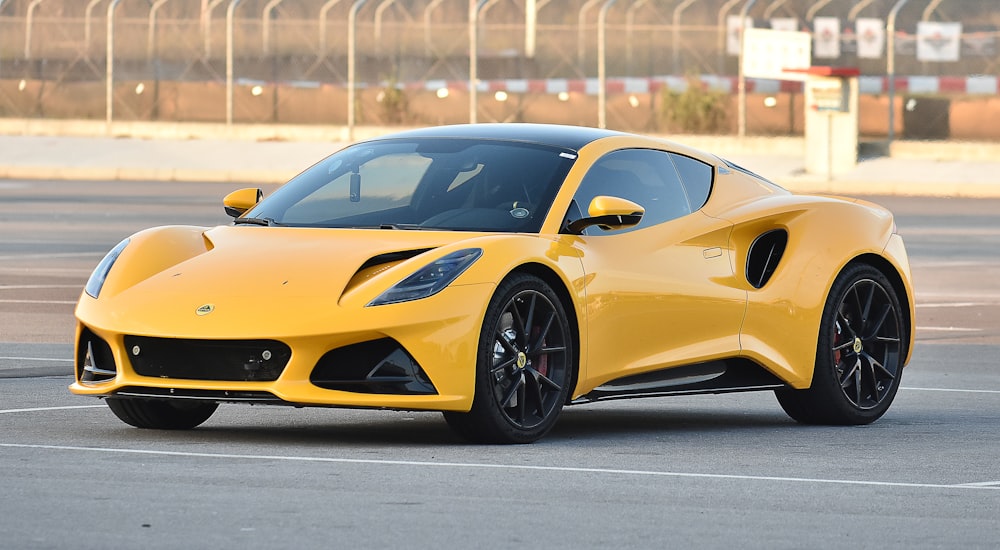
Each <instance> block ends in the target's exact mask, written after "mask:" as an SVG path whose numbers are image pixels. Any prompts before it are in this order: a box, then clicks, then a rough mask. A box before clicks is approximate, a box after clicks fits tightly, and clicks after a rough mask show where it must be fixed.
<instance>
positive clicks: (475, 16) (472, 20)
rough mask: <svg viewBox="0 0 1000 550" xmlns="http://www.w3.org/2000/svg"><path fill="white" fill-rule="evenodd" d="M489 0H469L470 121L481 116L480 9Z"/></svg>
mask: <svg viewBox="0 0 1000 550" xmlns="http://www.w3.org/2000/svg"><path fill="white" fill-rule="evenodd" d="M486 1H487V0H478V1H477V0H469V123H470V124H475V123H476V122H478V118H479V10H480V9H481V8H482V7H483V4H485V3H486Z"/></svg>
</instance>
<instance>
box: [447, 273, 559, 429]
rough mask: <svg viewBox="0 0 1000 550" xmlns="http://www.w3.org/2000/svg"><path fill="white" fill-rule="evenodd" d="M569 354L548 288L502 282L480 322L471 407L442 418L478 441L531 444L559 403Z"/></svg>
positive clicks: (533, 282) (536, 282) (526, 280)
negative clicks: (474, 391)
mask: <svg viewBox="0 0 1000 550" xmlns="http://www.w3.org/2000/svg"><path fill="white" fill-rule="evenodd" d="M573 351H574V350H573V339H572V336H571V332H570V324H569V321H568V319H567V316H566V312H565V310H564V309H563V306H562V303H561V302H560V300H559V297H558V296H556V294H555V292H554V291H553V290H552V288H551V287H549V285H548V284H546V283H545V282H544V281H542V280H541V279H539V278H537V277H534V276H532V275H526V274H519V275H514V276H512V277H509V278H508V279H506V280H505V281H504V282H503V283H501V284H500V285H499V286H498V288H497V291H496V293H495V294H494V295H493V298H492V300H490V304H489V307H488V308H487V310H486V317H485V319H484V320H483V327H482V331H481V333H480V336H479V350H478V353H477V361H476V385H475V388H476V393H475V397H474V398H473V402H472V410H470V411H469V412H468V413H455V412H447V413H445V415H444V416H445V420H446V421H447V422H448V425H449V426H451V428H452V429H454V430H455V431H456V432H457V433H458V434H459V435H460V436H462V437H464V438H466V439H468V440H470V441H475V442H479V443H530V442H532V441H536V440H538V439H539V438H541V437H542V436H544V435H545V434H546V433H548V431H549V430H550V429H551V428H552V426H553V425H554V424H555V422H556V418H558V416H559V412H560V411H561V410H562V406H563V404H564V403H565V402H566V396H567V394H568V393H569V391H570V387H569V386H570V383H571V381H572V368H573V365H574V354H573Z"/></svg>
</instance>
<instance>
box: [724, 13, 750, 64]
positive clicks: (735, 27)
mask: <svg viewBox="0 0 1000 550" xmlns="http://www.w3.org/2000/svg"><path fill="white" fill-rule="evenodd" d="M746 28H748V29H752V28H753V18H752V17H747V19H746ZM726 53H728V54H729V55H740V16H739V15H730V16H728V17H726Z"/></svg>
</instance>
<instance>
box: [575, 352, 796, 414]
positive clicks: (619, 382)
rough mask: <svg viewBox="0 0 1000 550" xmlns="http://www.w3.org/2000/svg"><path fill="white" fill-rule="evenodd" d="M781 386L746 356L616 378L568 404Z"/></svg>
mask: <svg viewBox="0 0 1000 550" xmlns="http://www.w3.org/2000/svg"><path fill="white" fill-rule="evenodd" d="M785 387H788V386H787V385H786V384H785V383H784V382H782V381H781V380H780V379H779V378H778V377H776V376H774V375H773V374H771V373H770V372H768V371H767V370H765V369H764V368H763V367H761V366H760V365H758V364H756V363H754V362H753V361H750V360H749V359H741V358H735V359H723V360H720V361H711V362H708V363H698V364H695V365H684V366H680V367H671V368H668V369H662V370H657V371H652V372H644V373H642V374H635V375H632V376H626V377H623V378H618V379H615V380H612V381H610V382H607V383H605V384H602V385H600V386H598V387H596V388H594V389H593V390H591V391H590V393H588V394H586V395H582V396H580V397H578V398H576V399H574V400H573V401H572V402H571V403H570V404H571V405H577V404H581V403H592V402H594V401H606V400H609V399H632V398H638V397H661V396H666V395H694V394H704V393H731V392H744V391H760V390H776V389H780V388H785Z"/></svg>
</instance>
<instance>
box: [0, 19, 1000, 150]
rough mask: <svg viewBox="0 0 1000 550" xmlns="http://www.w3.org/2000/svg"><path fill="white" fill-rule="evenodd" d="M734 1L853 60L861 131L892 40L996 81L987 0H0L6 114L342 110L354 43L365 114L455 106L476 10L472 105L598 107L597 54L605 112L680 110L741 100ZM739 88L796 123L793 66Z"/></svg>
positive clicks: (929, 70) (819, 49) (335, 116)
mask: <svg viewBox="0 0 1000 550" xmlns="http://www.w3.org/2000/svg"><path fill="white" fill-rule="evenodd" d="M473 9H474V10H476V11H477V12H478V15H477V16H476V17H471V18H470V10H473ZM741 10H746V13H747V15H748V21H747V23H748V24H749V25H753V26H754V27H768V28H772V27H773V28H780V29H787V30H803V31H810V32H812V33H813V62H814V64H817V65H836V66H854V67H858V68H860V69H861V73H862V93H863V94H864V95H865V100H864V101H863V103H862V118H863V122H862V132H864V133H869V134H873V135H877V134H879V133H880V132H884V130H885V128H884V125H885V123H884V121H882V119H883V118H884V117H881V116H877V115H878V114H879V113H880V112H881V113H884V112H885V110H886V109H887V108H888V106H887V104H885V98H884V96H883V95H882V94H883V93H884V91H885V84H886V73H887V64H888V61H889V57H890V55H891V56H892V57H893V61H894V63H895V74H896V75H897V78H898V79H899V80H898V82H899V83H900V92H901V93H902V94H903V95H902V97H903V100H904V101H907V100H908V99H907V98H908V97H909V96H911V95H913V94H921V97H927V98H930V97H931V96H934V97H937V98H939V99H943V100H945V101H947V102H949V105H950V107H949V108H950V109H954V105H957V104H959V103H960V102H968V103H970V104H971V103H975V102H986V101H988V99H990V98H991V97H995V96H996V95H997V73H998V71H1000V52H998V48H997V41H998V37H1000V32H998V30H997V29H998V28H1000V10H997V9H996V4H995V0H946V1H942V0H856V1H841V0H760V1H754V0H617V1H615V0H474V1H472V2H470V1H469V0H72V1H71V0H0V116H5V117H54V118H94V119H105V118H107V119H113V120H166V121H217V122H222V121H227V120H232V121H235V122H241V123H243V122H251V123H268V122H282V123H319V124H344V123H345V121H346V120H348V104H347V102H348V93H347V88H348V86H349V84H350V82H349V75H348V67H349V63H350V58H351V56H352V55H353V57H354V59H355V60H356V64H355V67H356V79H355V82H354V85H355V87H356V88H357V89H358V90H359V91H358V94H357V97H356V101H355V105H354V107H353V108H354V109H355V114H356V115H357V120H358V122H359V123H363V124H426V123H433V124H436V123H452V122H465V121H468V120H469V118H470V113H469V89H470V87H469V75H470V65H471V63H470V58H469V52H470V51H471V50H472V48H471V43H470V38H469V37H470V27H473V24H472V23H471V21H472V20H474V21H475V25H474V28H475V29H476V32H477V35H478V41H477V43H476V46H477V47H476V50H477V52H478V53H477V56H476V60H475V61H476V65H477V67H478V71H477V74H478V78H479V80H480V82H478V83H477V85H476V86H475V89H476V90H478V94H479V96H481V97H482V100H481V101H478V102H477V108H476V111H475V114H476V117H477V119H478V120H480V121H485V120H518V121H545V122H566V123H582V124H590V125H593V124H595V123H596V122H597V119H598V114H597V108H596V106H595V101H596V99H595V96H596V95H597V82H596V77H597V75H598V67H599V63H600V62H601V60H604V62H605V63H606V68H607V69H606V74H607V78H608V82H607V87H606V90H607V92H608V95H607V105H606V110H607V125H608V126H612V127H617V128H622V129H631V130H681V131H683V130H691V129H692V128H691V127H690V126H691V120H692V119H697V118H698V117H702V116H703V115H704V113H701V112H697V111H696V112H691V113H687V114H685V113H681V116H679V117H678V116H676V115H677V112H676V105H679V104H680V103H676V102H675V103H669V101H670V94H671V92H673V95H674V99H676V96H677V95H678V94H680V93H683V92H685V91H687V93H689V94H691V93H697V94H699V97H698V98H696V99H698V100H699V101H701V103H704V104H708V105H709V106H710V107H709V108H717V109H719V110H720V111H721V112H723V113H730V112H735V108H734V99H733V97H732V96H733V94H732V92H733V90H734V86H735V84H734V82H735V76H736V74H737V72H738V61H737V60H738V56H737V52H738V36H739V27H740V18H739V14H740V12H741ZM352 21H353V22H354V24H353V26H352V25H351V22H352ZM890 26H894V28H895V33H891V35H889V34H887V29H888V28H889V27H890ZM602 32H604V33H605V36H606V37H607V40H606V42H605V43H604V48H603V49H601V44H600V43H599V40H598V36H599V35H600V34H601V33H602ZM352 37H353V41H352V40H351V38H352ZM734 43H735V46H734ZM890 43H894V47H893V49H892V51H891V53H890V50H889V44H890ZM109 45H110V47H109ZM690 84H700V86H690ZM750 90H751V98H750V106H749V109H748V114H749V121H748V122H749V125H748V128H749V130H750V132H751V133H774V134H782V133H786V134H795V133H799V132H801V130H802V128H801V125H802V121H801V118H802V117H801V115H797V114H796V113H797V112H800V110H801V109H802V108H804V107H803V106H802V105H801V93H799V92H798V90H797V88H796V85H794V84H787V83H786V84H779V83H776V82H772V81H752V82H751V86H750ZM761 95H762V96H766V98H768V101H766V102H764V101H760V98H759V97H758V96H761ZM477 97H478V96H477ZM665 104H668V105H672V106H673V107H670V108H672V109H674V111H672V115H673V116H668V114H671V113H667V112H665V109H667V108H666V107H664V105H665ZM713 104H714V107H712V105H713ZM921 104H928V102H923V103H921ZM704 108H705V107H702V109H704ZM991 108H996V107H991ZM969 109H973V110H976V109H978V112H979V113H980V117H981V118H980V120H982V116H983V111H982V109H980V108H978V107H970V108H969ZM227 115H228V116H227ZM998 116H1000V115H998ZM734 118H735V117H733V116H729V117H728V119H727V118H726V117H723V118H721V119H719V120H722V121H723V122H722V123H720V125H717V126H716V127H711V128H696V129H697V130H701V131H717V132H729V131H732V130H733V128H734V121H733V119H734ZM864 119H870V120H869V123H867V124H866V123H865V121H864ZM992 126H1000V125H998V124H992ZM979 137H983V136H979ZM985 137H989V136H985ZM998 137H1000V136H998Z"/></svg>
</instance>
